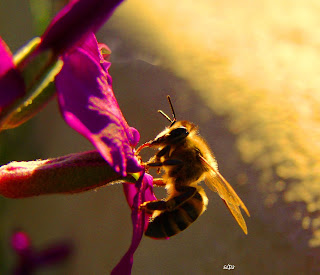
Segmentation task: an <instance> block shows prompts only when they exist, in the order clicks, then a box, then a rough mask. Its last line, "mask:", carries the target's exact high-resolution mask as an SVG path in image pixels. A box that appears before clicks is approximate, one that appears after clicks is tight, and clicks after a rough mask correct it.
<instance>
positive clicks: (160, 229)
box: [145, 192, 207, 239]
mask: <svg viewBox="0 0 320 275" xmlns="http://www.w3.org/2000/svg"><path fill="white" fill-rule="evenodd" d="M201 193H202V194H200V193H199V192H197V193H196V194H195V195H194V196H193V197H192V198H190V199H188V200H187V201H185V202H184V203H182V204H181V205H180V206H179V207H178V208H176V209H174V210H173V211H162V212H160V214H159V215H157V216H156V217H155V218H154V219H153V221H152V222H150V223H149V225H148V228H147V230H146V232H145V235H146V236H149V237H151V238H156V239H160V238H166V237H171V236H173V235H176V234H177V233H179V232H180V231H183V230H184V229H186V228H187V227H188V226H189V225H190V224H192V223H193V222H194V221H195V220H196V219H197V218H198V217H199V216H200V215H201V214H202V213H203V211H204V210H205V209H206V206H207V197H206V195H205V194H204V192H201ZM173 199H174V198H173Z"/></svg>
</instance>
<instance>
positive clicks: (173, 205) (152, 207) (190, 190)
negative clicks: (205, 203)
mask: <svg viewBox="0 0 320 275" xmlns="http://www.w3.org/2000/svg"><path fill="white" fill-rule="evenodd" d="M178 191H179V192H182V193H181V194H180V195H178V196H176V197H173V198H171V199H169V200H167V201H163V200H158V201H146V202H144V203H142V204H141V205H140V207H139V209H140V210H145V211H146V212H147V213H153V211H156V210H160V211H173V210H175V209H177V208H178V207H179V206H180V205H181V204H183V203H185V202H186V201H187V200H189V199H191V198H192V197H193V196H194V195H195V194H196V193H197V188H195V187H192V186H183V187H180V188H179V190H178Z"/></svg>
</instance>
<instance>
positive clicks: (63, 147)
mask: <svg viewBox="0 0 320 275" xmlns="http://www.w3.org/2000/svg"><path fill="white" fill-rule="evenodd" d="M31 2H32V5H33V8H32V9H30V8H29V6H28V3H27V1H17V0H15V1H11V2H10V3H5V4H4V5H2V6H0V18H2V19H0V35H1V36H2V37H3V38H4V39H5V40H6V41H7V43H8V44H9V46H10V47H11V48H13V49H17V48H18V47H19V46H21V45H22V44H23V43H24V41H26V40H28V39H30V38H31V37H32V36H33V35H35V34H40V33H39V29H41V28H40V27H39V28H38V30H37V25H36V24H35V23H34V21H32V15H33V16H35V14H37V9H36V8H35V7H37V5H38V4H39V2H41V1H40V0H39V1H36V0H33V1H31ZM49 6H50V5H47V6H46V8H48V7H49ZM50 7H51V6H50ZM38 10H41V7H40V6H39V9H38ZM42 12H43V11H42ZM38 13H39V12H38ZM319 13H320V4H319V2H318V1H312V0H307V1H295V2H292V1H289V0H279V1H266V0H258V1H249V0H243V1H235V0H227V1H221V0H219V1H210V0H206V1H205V0H203V1H197V2H195V1H191V0H178V1H175V2H172V1H168V0H162V1H158V0H150V1H147V2H146V1H143V0H129V1H125V2H124V4H123V5H122V6H120V7H119V9H118V10H117V11H116V13H115V14H114V16H113V17H112V19H111V20H110V21H109V22H108V23H107V24H106V25H105V26H104V27H103V28H102V30H101V31H100V32H99V33H98V38H99V41H101V42H103V43H106V44H108V45H109V46H110V48H111V50H112V51H113V54H112V57H111V60H112V63H113V64H112V67H111V74H112V76H113V79H114V90H115V94H116V96H117V98H118V100H119V104H120V106H121V108H122V110H123V113H124V114H125V116H126V118H127V119H128V122H129V124H130V125H132V126H134V127H136V128H137V129H138V130H139V131H140V133H141V142H144V141H147V140H149V139H151V138H153V137H154V136H155V135H156V134H157V133H158V132H159V131H161V130H162V128H163V127H164V126H165V125H166V121H165V120H164V119H163V118H162V117H161V116H159V115H158V114H157V113H156V110H157V109H162V110H164V111H166V112H169V106H168V104H167V102H166V99H165V95H166V94H170V95H171V96H172V99H173V102H174V106H175V109H176V113H177V117H178V119H179V118H180V119H187V120H191V121H193V122H195V123H197V124H199V127H200V133H201V134H202V135H203V136H204V137H205V138H206V139H207V141H208V143H209V144H210V145H211V147H212V149H213V151H214V152H215V155H216V158H217V160H218V163H219V167H220V171H221V173H222V174H223V175H224V176H225V177H226V178H227V179H228V181H229V182H230V183H231V184H232V185H233V186H234V188H235V190H236V191H237V193H238V194H239V196H240V197H241V198H242V199H243V201H244V202H245V204H246V205H247V207H248V209H249V211H250V213H251V215H252V216H251V218H246V221H247V223H248V231H249V234H248V236H244V234H243V233H242V232H241V230H240V228H238V226H237V224H236V223H235V222H234V221H233V218H232V217H231V215H230V214H229V212H228V211H227V210H226V209H225V207H224V205H223V204H222V203H221V201H220V199H219V198H218V196H216V195H215V194H212V193H210V191H209V190H208V192H207V193H208V197H209V200H210V201H209V207H208V211H207V212H206V213H205V214H204V215H203V216H202V217H201V218H199V220H198V221H197V222H196V223H195V224H194V225H192V226H191V227H190V228H189V229H188V230H187V231H185V232H183V233H181V234H179V235H178V236H176V237H174V238H172V239H170V240H168V241H155V240H151V239H147V238H144V239H143V240H142V243H141V245H140V247H139V248H138V250H137V252H136V254H135V262H134V267H133V274H150V273H153V274H212V273H216V274H220V273H223V272H226V271H225V270H223V265H225V264H228V263H229V264H233V265H235V270H234V271H233V272H234V273H235V274H257V273H259V274H317V273H319V271H320V266H319V260H320V249H319V246H320V162H319V160H320V157H319V155H320V127H319V124H320V97H319V94H320V92H319V91H318V90H319V89H320V80H319V77H318V75H319V73H320V32H319V29H320V19H319ZM17 14H19V16H18V15H17ZM40 14H42V19H43V18H46V17H47V18H50V16H49V15H48V16H45V15H44V14H43V13H40ZM14 16H16V17H15V19H13V18H14ZM38 18H39V16H38ZM42 19H41V20H42ZM38 20H40V19H38ZM43 20H45V19H43ZM21 140H23V141H24V142H21ZM0 141H1V143H2V144H1V147H0V157H1V158H2V159H0V161H1V162H4V161H5V160H6V161H8V158H9V157H8V156H10V159H26V158H28V157H29V158H30V159H32V158H47V157H54V156H58V155H61V154H67V153H72V152H77V151H82V150H88V149H90V148H91V145H90V144H89V143H88V142H87V141H85V140H84V139H83V138H82V137H79V136H78V135H77V134H76V133H74V132H73V131H72V130H71V129H69V128H68V127H67V126H66V125H65V124H64V122H63V121H62V120H61V118H60V117H59V114H58V109H57V106H56V103H55V102H53V103H52V104H50V105H49V106H48V108H47V109H46V110H44V111H43V112H42V113H40V114H39V115H38V116H37V117H36V118H34V119H33V120H32V121H30V122H28V123H27V124H26V125H24V126H22V127H20V129H17V130H11V131H8V132H6V133H3V134H2V136H0ZM3 144H4V145H3ZM12 144H14V145H12ZM11 148H13V149H12V150H10V149H11ZM206 190H207V189H206ZM3 205H4V208H5V209H4V210H3V215H2V216H3V220H4V222H3V225H4V227H3V228H2V229H1V231H0V232H2V235H3V238H5V237H6V236H8V234H9V232H10V229H11V228H12V227H14V226H21V227H23V228H25V229H26V230H28V231H29V232H30V234H31V235H32V236H33V238H34V239H35V242H36V244H38V245H41V244H44V243H45V242H48V241H50V240H54V239H57V238H62V237H69V238H73V239H74V240H75V243H76V245H77V250H76V252H75V255H74V257H73V258H72V260H71V261H70V262H69V263H67V264H66V265H65V266H64V268H65V269H64V271H62V270H63V269H62V268H61V269H57V270H56V271H52V272H57V273H53V274H60V273H59V272H64V273H61V274H107V273H108V272H110V270H111V269H112V267H113V266H114V265H115V264H116V263H117V261H118V260H119V259H120V257H121V256H122V254H123V253H124V252H125V251H126V249H127V247H128V245H129V242H130V237H131V227H130V213H129V209H128V207H127V206H126V203H125V199H124V197H123V194H122V189H121V187H120V186H112V187H107V188H101V189H99V190H97V191H96V192H93V191H92V192H87V193H84V194H79V195H72V196H62V195H59V196H45V197H39V198H30V199H24V200H15V201H14V200H7V199H4V202H3ZM3 247H6V244H5V242H3ZM6 257H7V258H8V259H9V258H10V257H9V256H6ZM9 260H10V259H9ZM9 260H8V261H9ZM11 260H12V259H11ZM230 272H231V271H230ZM44 274H46V273H44Z"/></svg>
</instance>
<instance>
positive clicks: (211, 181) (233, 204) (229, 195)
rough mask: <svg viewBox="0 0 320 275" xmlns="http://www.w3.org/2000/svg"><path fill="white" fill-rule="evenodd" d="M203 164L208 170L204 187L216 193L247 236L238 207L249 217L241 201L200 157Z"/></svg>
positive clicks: (220, 176) (217, 173)
mask: <svg viewBox="0 0 320 275" xmlns="http://www.w3.org/2000/svg"><path fill="white" fill-rule="evenodd" d="M200 158H201V161H202V162H203V164H204V165H205V166H206V167H207V168H208V169H209V172H208V174H207V176H206V179H205V183H206V185H207V186H208V187H209V188H210V189H211V190H212V191H214V192H217V193H218V194H219V196H220V197H221V198H222V199H223V201H224V203H225V204H226V206H227V207H228V209H229V210H230V212H231V214H232V215H233V217H234V218H235V219H236V221H237V222H238V224H239V225H240V227H241V228H242V230H243V231H244V233H245V234H248V230H247V225H246V222H245V220H244V218H243V216H242V214H241V211H240V208H239V206H240V207H241V208H242V209H243V210H244V211H245V212H246V214H247V215H248V216H249V217H250V214H249V211H248V209H247V207H246V206H245V205H244V203H243V202H242V200H241V199H240V198H239V196H238V195H237V193H236V192H235V191H234V190H233V188H232V187H231V185H230V184H229V183H228V182H227V181H226V179H225V178H224V177H223V176H222V175H221V174H220V173H219V171H218V170H217V169H215V168H214V167H212V165H210V164H209V163H208V161H207V160H206V159H205V158H204V157H202V156H200Z"/></svg>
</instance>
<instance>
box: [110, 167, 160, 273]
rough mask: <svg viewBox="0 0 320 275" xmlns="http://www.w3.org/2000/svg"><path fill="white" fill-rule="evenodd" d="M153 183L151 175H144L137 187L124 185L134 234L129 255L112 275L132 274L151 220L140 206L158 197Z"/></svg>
mask: <svg viewBox="0 0 320 275" xmlns="http://www.w3.org/2000/svg"><path fill="white" fill-rule="evenodd" d="M152 182H153V178H152V176H151V175H149V174H144V173H142V175H141V176H140V178H139V180H138V181H137V183H136V184H135V185H133V184H124V185H123V188H124V192H125V194H126V198H127V201H128V203H129V205H130V207H131V208H132V212H131V220H132V226H133V233H132V239H131V245H130V247H129V249H128V251H127V253H126V254H125V255H124V256H123V257H122V259H121V260H120V262H119V263H118V264H117V266H116V267H115V268H114V269H113V270H112V272H111V274H112V275H127V274H131V269H132V264H133V254H134V252H135V251H136V249H137V248H138V246H139V244H140V241H141V238H142V235H143V232H144V231H145V228H146V226H147V224H148V220H149V215H147V214H146V213H145V212H144V211H138V208H139V206H140V204H141V203H143V202H145V201H150V200H151V201H152V200H156V197H155V196H154V194H153V192H152V188H153V187H152Z"/></svg>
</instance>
